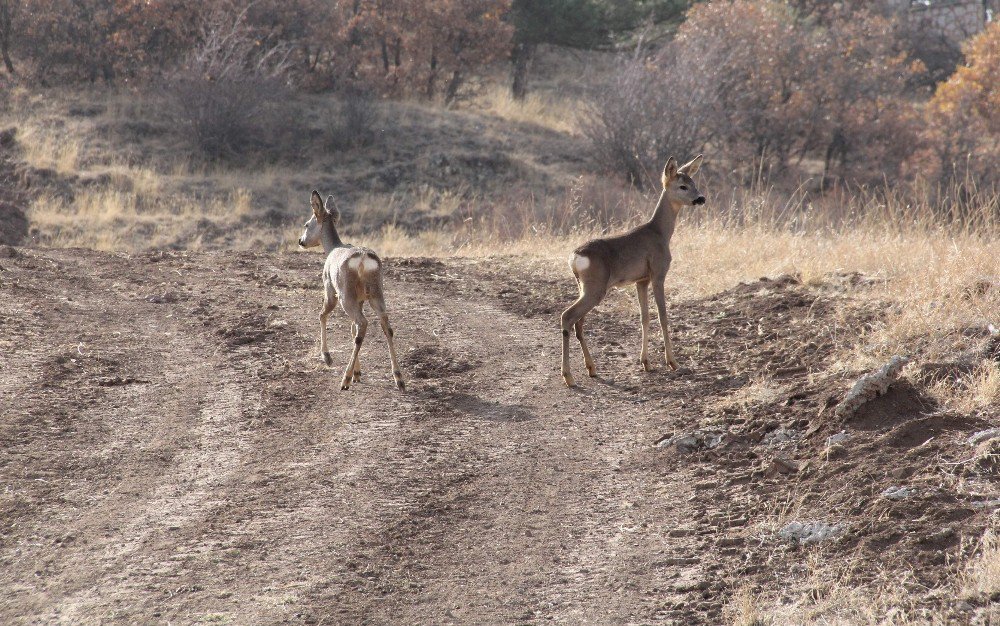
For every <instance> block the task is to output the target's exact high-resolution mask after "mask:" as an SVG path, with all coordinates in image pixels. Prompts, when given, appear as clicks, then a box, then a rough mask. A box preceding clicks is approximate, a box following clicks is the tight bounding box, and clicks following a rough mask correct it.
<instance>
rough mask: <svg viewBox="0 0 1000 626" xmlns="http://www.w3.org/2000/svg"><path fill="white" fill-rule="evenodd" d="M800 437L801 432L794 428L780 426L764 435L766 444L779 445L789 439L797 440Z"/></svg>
mask: <svg viewBox="0 0 1000 626" xmlns="http://www.w3.org/2000/svg"><path fill="white" fill-rule="evenodd" d="M798 438H799V434H798V433H797V432H795V431H794V430H788V429H787V428H778V429H777V430H772V431H771V432H769V433H767V434H766V435H764V445H766V446H777V445H780V444H783V443H785V442H788V441H795V440H796V439H798Z"/></svg>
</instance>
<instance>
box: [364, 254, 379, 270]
mask: <svg viewBox="0 0 1000 626" xmlns="http://www.w3.org/2000/svg"><path fill="white" fill-rule="evenodd" d="M362 263H364V265H365V271H367V272H374V271H375V270H377V269H378V261H376V260H375V259H373V258H371V257H370V256H366V257H364V261H362Z"/></svg>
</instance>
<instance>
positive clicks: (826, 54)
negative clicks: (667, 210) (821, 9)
mask: <svg viewBox="0 0 1000 626" xmlns="http://www.w3.org/2000/svg"><path fill="white" fill-rule="evenodd" d="M894 33H895V25H894V22H893V21H892V20H890V19H887V18H884V17H879V16H876V15H871V14H868V13H865V12H863V11H861V12H857V11H852V12H848V11H846V10H844V11H841V10H838V11H834V12H833V13H832V14H831V21H830V23H828V24H825V25H824V26H823V27H817V26H816V24H815V23H813V22H810V21H803V20H801V19H798V18H797V15H796V14H795V13H794V12H793V11H792V10H791V8H790V7H789V6H788V5H787V4H785V3H784V2H779V1H777V0H766V1H764V2H757V1H751V0H734V1H731V2H713V3H702V4H697V5H695V6H694V7H693V8H692V9H691V10H690V12H689V14H688V19H687V21H686V22H685V23H684V24H683V25H682V26H681V27H680V29H679V31H678V34H677V37H676V39H675V40H674V41H673V42H671V43H670V44H669V45H668V46H666V47H665V49H664V50H663V51H662V52H661V53H659V54H658V55H656V56H655V57H653V58H649V59H644V58H641V57H640V58H636V59H633V60H631V61H629V62H627V63H626V64H625V65H624V67H623V68H622V70H621V71H620V72H619V73H618V74H617V76H616V79H615V81H614V82H613V84H612V85H611V87H610V88H609V89H608V90H607V91H606V92H605V93H602V94H600V95H599V96H598V97H597V99H596V101H595V104H594V108H593V114H592V115H591V117H590V119H589V120H588V123H587V124H586V126H585V132H586V134H587V136H588V137H589V138H590V139H591V141H592V142H593V144H594V148H595V153H596V157H597V160H598V162H599V163H600V164H601V165H602V166H603V167H604V168H605V169H607V170H609V171H613V172H616V173H620V174H624V175H625V176H626V178H627V179H628V180H629V182H632V183H636V184H643V183H646V182H649V181H651V180H653V179H654V178H655V174H656V172H658V171H659V167H661V166H662V163H663V161H664V160H665V159H666V157H667V156H668V155H670V154H673V155H676V156H679V157H682V158H683V157H685V156H687V155H691V154H693V153H696V152H700V151H701V149H702V147H703V146H706V145H709V146H711V147H712V149H713V152H715V153H717V154H724V155H725V158H726V163H725V165H727V166H729V168H730V169H733V170H736V171H738V172H740V173H741V175H742V176H743V177H744V178H745V179H748V178H750V177H752V176H753V175H756V174H758V173H759V171H758V170H756V169H755V168H754V167H753V164H754V163H759V162H760V161H761V160H766V161H767V162H768V163H769V171H773V172H775V173H779V174H784V173H786V172H789V171H791V170H793V169H796V168H798V169H799V170H800V171H802V170H804V169H805V168H804V166H803V163H804V162H806V160H807V159H808V160H811V161H819V162H821V163H823V177H824V179H825V178H826V177H827V176H832V177H835V178H846V179H848V180H852V181H857V182H862V183H872V182H880V181H881V177H883V176H889V177H893V176H895V175H896V174H897V173H898V172H899V170H900V167H901V165H902V163H903V162H904V161H905V160H906V159H907V158H908V157H909V156H910V154H911V153H912V151H913V146H914V143H915V141H916V137H917V129H918V127H919V125H918V124H917V115H916V113H915V110H914V108H913V106H912V104H911V102H910V100H909V99H907V98H906V97H905V95H906V93H907V89H908V88H909V86H910V84H911V79H912V77H913V76H914V75H916V74H918V73H920V72H921V71H922V68H921V66H920V65H919V64H916V65H915V64H912V63H910V62H908V61H907V58H906V56H905V54H902V53H899V52H897V51H896V49H895V41H894ZM790 177H791V178H793V179H794V178H796V176H790Z"/></svg>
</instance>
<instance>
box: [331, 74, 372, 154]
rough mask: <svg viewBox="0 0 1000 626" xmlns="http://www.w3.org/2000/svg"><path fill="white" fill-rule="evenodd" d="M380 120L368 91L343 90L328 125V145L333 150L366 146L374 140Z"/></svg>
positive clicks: (356, 89)
mask: <svg viewBox="0 0 1000 626" xmlns="http://www.w3.org/2000/svg"><path fill="white" fill-rule="evenodd" d="M380 119H381V111H380V107H379V102H378V100H377V99H376V98H375V97H374V96H373V95H372V93H371V92H370V91H367V90H365V89H361V88H358V87H352V88H349V89H346V90H344V92H343V93H342V94H341V95H340V107H339V108H338V111H337V114H336V115H335V116H334V117H333V119H332V121H331V123H330V125H329V127H328V128H329V131H328V132H329V142H328V143H329V145H330V148H332V149H333V150H344V149H348V148H357V147H360V146H367V145H368V144H370V143H372V141H373V140H374V139H375V127H376V125H377V124H378V123H379V120H380Z"/></svg>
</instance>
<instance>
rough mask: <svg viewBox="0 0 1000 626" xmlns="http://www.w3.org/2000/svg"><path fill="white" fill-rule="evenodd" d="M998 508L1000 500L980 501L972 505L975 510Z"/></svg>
mask: <svg viewBox="0 0 1000 626" xmlns="http://www.w3.org/2000/svg"><path fill="white" fill-rule="evenodd" d="M997 507H1000V500H980V501H979V502H973V503H972V508H974V509H995V508H997Z"/></svg>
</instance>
